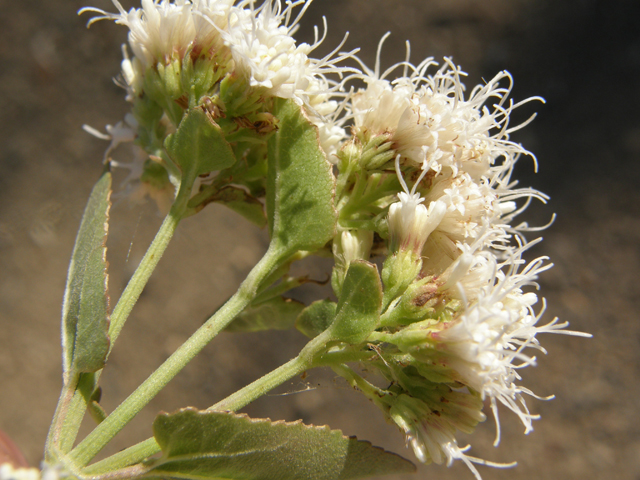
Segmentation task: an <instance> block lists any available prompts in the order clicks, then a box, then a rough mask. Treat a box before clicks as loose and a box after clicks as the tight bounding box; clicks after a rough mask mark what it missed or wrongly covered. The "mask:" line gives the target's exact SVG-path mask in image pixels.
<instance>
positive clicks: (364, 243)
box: [333, 230, 373, 270]
mask: <svg viewBox="0 0 640 480" xmlns="http://www.w3.org/2000/svg"><path fill="white" fill-rule="evenodd" d="M372 245H373V232H371V231H367V230H344V231H343V232H342V233H341V234H340V235H337V236H336V238H335V239H334V241H333V255H334V256H335V259H336V265H337V266H339V267H342V268H344V269H345V270H346V269H347V268H348V267H349V263H350V262H352V261H354V260H368V259H369V255H370V254H371V246H372Z"/></svg>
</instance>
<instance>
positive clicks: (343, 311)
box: [330, 260, 382, 345]
mask: <svg viewBox="0 0 640 480" xmlns="http://www.w3.org/2000/svg"><path fill="white" fill-rule="evenodd" d="M381 309H382V283H381V282H380V275H379V274H378V269H377V268H376V266H375V265H373V264H372V263H369V262H366V261H364V260H356V261H353V262H351V263H350V264H349V269H348V270H347V274H346V276H345V277H344V282H343V283H342V291H341V292H340V298H339V299H338V307H337V310H336V319H335V320H334V322H333V323H332V324H331V327H330V329H331V333H332V334H333V337H334V338H335V339H337V340H342V341H343V342H347V343H350V344H352V345H355V344H358V343H362V342H364V341H365V340H366V339H367V337H368V336H369V335H370V334H371V332H373V330H375V329H376V327H377V326H378V323H379V322H380V310H381Z"/></svg>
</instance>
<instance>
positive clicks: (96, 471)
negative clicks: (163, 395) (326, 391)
mask: <svg viewBox="0 0 640 480" xmlns="http://www.w3.org/2000/svg"><path fill="white" fill-rule="evenodd" d="M329 340H330V338H329V336H328V334H321V335H318V336H317V337H316V338H314V339H313V340H311V341H310V342H309V343H308V344H307V345H306V346H305V347H304V348H303V349H302V351H301V352H300V354H299V355H298V356H297V357H295V358H293V359H291V360H289V361H288V362H287V363H285V364H284V365H281V366H280V367H278V368H276V369H275V370H273V371H271V372H269V373H267V374H266V375H264V376H263V377H261V378H259V379H258V380H256V381H254V382H253V383H251V384H249V385H247V386H246V387H244V388H242V389H240V390H238V391H237V392H235V393H233V394H231V395H230V396H228V397H227V398H225V399H224V400H221V401H220V402H218V403H216V404H215V405H213V406H212V407H209V409H208V410H216V411H236V410H239V409H241V408H242V407H244V406H246V405H248V404H249V403H251V402H252V401H254V400H256V399H257V398H259V397H261V396H262V395H264V394H266V393H267V392H269V391H271V390H273V389H274V388H275V387H277V386H279V385H281V384H282V383H284V382H286V381H287V380H289V379H291V378H293V377H295V376H296V375H299V374H301V373H302V372H304V371H305V370H309V369H311V368H313V367H315V366H319V365H320V364H322V363H324V362H323V356H322V355H318V354H319V353H321V352H322V351H323V350H326V348H327V343H328V341H329ZM158 452H160V446H159V445H158V443H157V442H156V441H155V439H154V438H148V439H146V440H144V441H142V442H140V443H138V444H136V445H133V446H131V447H129V448H127V449H126V450H123V451H121V452H119V453H116V454H115V455H112V456H111V457H108V458H105V459H104V460H102V461H100V462H97V463H95V464H93V465H91V466H89V467H87V468H85V469H83V470H82V473H83V475H101V474H104V473H105V472H109V471H112V470H115V469H119V468H124V467H128V466H129V465H133V464H135V463H139V462H141V461H142V460H144V459H145V458H148V457H150V456H152V455H155V454H156V453H158Z"/></svg>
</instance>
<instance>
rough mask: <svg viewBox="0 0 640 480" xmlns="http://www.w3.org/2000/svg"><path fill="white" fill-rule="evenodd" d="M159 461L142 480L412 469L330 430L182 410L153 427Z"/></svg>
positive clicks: (250, 479) (336, 477) (318, 477)
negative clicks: (147, 479)
mask: <svg viewBox="0 0 640 480" xmlns="http://www.w3.org/2000/svg"><path fill="white" fill-rule="evenodd" d="M153 430H154V435H155V439H156V441H157V442H158V444H159V445H160V448H161V449H162V457H161V458H160V459H158V460H155V461H152V462H151V463H150V464H149V466H150V469H149V470H148V471H147V473H146V475H145V476H146V477H161V478H172V479H184V480H194V479H199V480H205V479H219V478H224V479H229V480H231V479H233V480H348V479H352V478H363V477H367V476H372V475H385V474H390V473H407V472H413V471H415V467H414V465H413V464H412V463H411V462H409V461H408V460H405V459H404V458H402V457H400V456H398V455H395V454H393V453H389V452H386V451H384V450H382V449H380V448H376V447H373V446H371V444H370V443H368V442H362V441H358V440H356V439H355V438H348V437H345V436H343V435H342V433H341V432H340V431H339V430H330V429H329V427H326V426H325V427H315V426H307V425H304V424H302V423H301V422H300V421H298V422H293V423H285V422H282V421H280V422H272V421H270V420H263V419H261V420H254V419H251V418H249V417H247V416H245V415H236V414H233V413H225V412H213V411H197V410H194V409H184V410H180V411H178V412H177V413H174V414H165V413H163V414H160V415H159V416H158V417H156V420H155V422H154V425H153Z"/></svg>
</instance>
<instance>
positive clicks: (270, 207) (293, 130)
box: [266, 99, 337, 254]
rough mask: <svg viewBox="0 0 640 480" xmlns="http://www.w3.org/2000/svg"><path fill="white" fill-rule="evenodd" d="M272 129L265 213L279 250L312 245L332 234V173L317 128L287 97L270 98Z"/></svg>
mask: <svg viewBox="0 0 640 480" xmlns="http://www.w3.org/2000/svg"><path fill="white" fill-rule="evenodd" d="M274 115H275V116H276V117H277V118H278V121H279V122H278V131H277V133H275V134H274V135H273V136H272V137H271V138H270V139H269V144H268V147H269V148H268V151H269V154H268V162H269V165H268V172H267V197H266V204H267V205H266V206H267V218H268V220H269V231H270V233H271V238H272V242H273V243H274V246H276V247H277V248H279V249H280V250H281V251H282V252H283V254H291V253H293V252H295V251H298V250H308V251H315V250H317V249H319V248H322V247H323V246H324V245H325V244H326V243H327V242H328V241H329V240H331V238H333V236H334V232H335V226H336V221H337V213H336V209H335V207H334V198H333V197H334V186H335V179H334V176H333V173H332V169H331V164H330V163H329V162H328V161H327V159H326V157H325V155H324V153H323V151H322V150H321V149H320V146H319V143H318V130H317V128H316V127H315V126H314V125H312V124H311V123H310V122H309V120H307V119H306V118H305V116H304V115H303V113H302V110H301V107H300V106H298V105H296V103H295V102H294V101H292V100H284V99H276V100H275V108H274Z"/></svg>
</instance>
